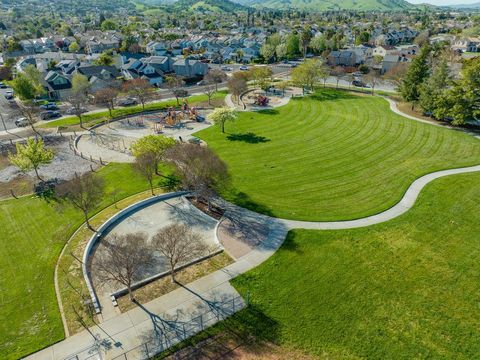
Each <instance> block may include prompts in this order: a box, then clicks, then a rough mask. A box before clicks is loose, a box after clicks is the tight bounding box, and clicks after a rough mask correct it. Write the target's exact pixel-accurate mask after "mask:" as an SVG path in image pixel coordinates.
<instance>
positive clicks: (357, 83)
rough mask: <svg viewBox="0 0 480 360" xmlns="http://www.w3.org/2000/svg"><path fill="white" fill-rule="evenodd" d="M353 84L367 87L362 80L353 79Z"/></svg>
mask: <svg viewBox="0 0 480 360" xmlns="http://www.w3.org/2000/svg"><path fill="white" fill-rule="evenodd" d="M352 85H353V86H356V87H362V88H364V87H367V85H366V84H364V83H363V82H361V81H360V80H353V81H352Z"/></svg>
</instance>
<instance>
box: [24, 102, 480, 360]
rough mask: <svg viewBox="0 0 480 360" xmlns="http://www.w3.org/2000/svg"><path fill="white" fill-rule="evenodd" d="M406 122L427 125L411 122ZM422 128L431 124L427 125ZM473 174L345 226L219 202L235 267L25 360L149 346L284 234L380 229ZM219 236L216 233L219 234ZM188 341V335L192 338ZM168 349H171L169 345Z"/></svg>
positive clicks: (409, 195) (229, 290)
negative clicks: (378, 226)
mask: <svg viewBox="0 0 480 360" xmlns="http://www.w3.org/2000/svg"><path fill="white" fill-rule="evenodd" d="M389 102H390V101H389ZM390 104H391V108H392V111H394V112H397V111H398V109H397V111H395V110H393V109H394V108H395V109H396V106H393V105H392V103H390ZM393 104H394V103H393ZM397 113H398V112H397ZM400 115H402V116H405V114H403V113H400ZM406 117H408V118H411V119H412V120H416V121H422V122H427V121H425V120H422V119H417V118H413V117H410V116H406ZM427 123H429V124H432V123H431V122H427ZM433 125H435V124H433ZM476 171H480V165H477V166H471V167H464V168H458V169H450V170H443V171H437V172H434V173H430V174H427V175H425V176H422V177H420V178H419V179H417V180H416V181H414V182H413V183H412V184H411V185H410V186H409V188H408V189H407V191H406V192H405V194H404V196H403V197H402V199H401V200H400V201H399V202H398V203H397V204H396V205H395V206H393V207H391V208H390V209H388V210H386V211H384V212H381V213H379V214H376V215H372V216H369V217H366V218H362V219H358V220H350V221H333V222H309V221H295V220H288V219H276V218H272V217H269V216H266V215H262V214H257V213H255V212H252V211H250V210H247V209H243V208H240V207H238V206H236V205H233V204H230V203H228V202H225V201H223V200H220V201H221V202H222V205H223V206H224V207H225V209H226V211H225V214H224V218H225V219H227V220H228V221H229V222H230V224H229V225H228V227H229V228H228V229H227V230H226V231H227V232H228V233H229V235H228V236H230V237H232V236H233V237H235V239H230V241H232V242H231V243H232V244H234V247H235V246H236V248H237V250H238V251H237V250H235V251H234V252H235V254H234V257H235V258H236V261H235V262H234V263H233V264H231V265H229V266H227V267H225V268H223V269H220V270H217V271H215V272H213V273H211V274H209V275H207V276H204V277H202V278H200V279H198V280H196V281H194V282H192V283H190V284H187V285H185V286H183V287H180V288H178V289H176V290H174V291H172V292H170V293H168V294H166V295H164V296H161V297H159V298H157V299H155V300H153V301H151V302H149V303H147V304H144V305H141V306H140V307H137V308H135V309H132V310H130V311H127V312H125V313H123V314H120V315H117V316H115V317H113V318H111V319H109V320H108V321H105V322H103V323H102V324H101V328H99V327H93V328H91V329H90V332H91V333H93V334H96V337H97V340H96V341H94V339H93V337H92V335H91V334H90V333H89V332H88V331H83V332H81V333H79V334H76V335H74V336H71V337H68V338H66V339H65V340H63V341H61V342H59V343H57V344H55V345H52V346H50V347H48V348H46V349H44V350H42V351H39V352H37V353H35V354H33V355H31V356H29V357H27V359H42V360H44V359H45V360H57V359H65V358H67V357H68V356H69V355H74V354H75V355H77V354H78V357H77V358H76V359H78V360H81V359H86V358H90V359H92V358H91V357H90V356H92V350H91V349H93V347H94V346H96V347H95V349H96V350H95V351H98V352H101V354H102V356H103V358H104V359H112V358H114V357H115V356H118V355H120V354H123V353H125V352H126V351H129V350H130V349H134V348H136V347H138V346H139V345H141V344H143V343H145V342H146V341H149V340H151V339H152V338H153V337H154V335H155V336H156V337H158V336H159V323H161V324H163V325H162V326H163V327H164V328H163V330H162V329H160V335H162V334H164V332H165V323H168V324H169V326H170V327H171V326H177V327H178V324H182V322H185V321H187V320H188V319H191V318H192V317H195V316H197V315H198V314H199V312H204V311H207V310H209V309H210V310H211V309H212V304H217V305H218V304H223V303H224V302H225V300H227V299H231V298H234V297H237V296H238V293H237V291H236V290H235V289H234V288H233V287H232V286H231V285H230V283H229V281H230V280H231V279H233V278H235V277H236V276H238V275H240V274H242V273H245V272H246V271H249V270H250V269H253V268H254V267H256V266H258V265H260V264H261V263H262V262H264V261H265V260H267V259H268V258H269V257H270V256H272V255H273V254H274V253H275V251H276V250H277V249H278V248H279V247H280V246H281V244H282V243H283V241H284V239H285V237H286V234H287V232H288V231H289V230H291V229H297V228H302V229H315V230H332V229H351V228H359V227H365V226H370V225H375V224H379V223H382V222H385V221H388V220H391V219H394V218H396V217H398V216H400V215H402V214H404V213H405V212H407V211H408V210H409V209H411V208H412V207H413V206H414V204H415V201H416V200H417V198H418V196H419V194H420V192H421V190H422V189H423V188H424V187H425V186H426V185H427V184H429V183H430V182H432V181H433V180H435V179H438V178H441V177H444V176H450V175H455V174H464V173H471V172H476ZM232 229H233V230H232ZM219 231H221V230H220V229H219ZM252 237H257V238H258V239H257V240H258V241H252ZM227 241H228V240H227ZM235 242H239V244H240V243H242V242H247V246H241V245H239V244H235ZM243 305H244V303H243V302H241V305H240V306H239V308H240V307H242V306H243ZM220 319H221V317H218V318H217V319H216V320H215V319H213V320H212V322H211V323H209V324H208V325H212V324H213V323H215V322H216V321H218V320H220ZM172 324H173V325H172ZM102 329H103V330H102ZM162 331H163V332H162ZM188 335H193V333H192V334H190V333H189V334H188ZM162 336H163V335H162ZM170 345H173V343H172V344H170ZM142 358H145V353H141V352H138V353H137V350H133V351H132V352H130V353H129V357H128V359H142Z"/></svg>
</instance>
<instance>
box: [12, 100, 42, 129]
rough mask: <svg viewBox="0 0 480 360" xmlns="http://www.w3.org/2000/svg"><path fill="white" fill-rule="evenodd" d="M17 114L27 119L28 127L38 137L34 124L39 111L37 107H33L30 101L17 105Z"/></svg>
mask: <svg viewBox="0 0 480 360" xmlns="http://www.w3.org/2000/svg"><path fill="white" fill-rule="evenodd" d="M17 105H18V112H19V113H20V114H21V116H22V117H24V118H25V119H27V122H28V125H30V127H31V128H32V130H33V131H34V132H35V133H37V134H38V135H40V134H39V133H38V131H37V129H35V123H36V122H37V121H38V115H39V113H40V110H39V108H38V107H37V106H35V105H33V104H32V102H31V101H24V102H21V103H18V104H17Z"/></svg>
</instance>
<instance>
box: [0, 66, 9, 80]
mask: <svg viewBox="0 0 480 360" xmlns="http://www.w3.org/2000/svg"><path fill="white" fill-rule="evenodd" d="M0 80H2V81H3V80H12V69H11V68H10V67H8V66H0Z"/></svg>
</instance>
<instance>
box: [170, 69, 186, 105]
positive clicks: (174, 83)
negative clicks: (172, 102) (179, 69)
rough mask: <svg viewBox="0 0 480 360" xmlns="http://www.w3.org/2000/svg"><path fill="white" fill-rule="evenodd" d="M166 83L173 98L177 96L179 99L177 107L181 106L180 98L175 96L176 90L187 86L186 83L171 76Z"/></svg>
mask: <svg viewBox="0 0 480 360" xmlns="http://www.w3.org/2000/svg"><path fill="white" fill-rule="evenodd" d="M165 83H166V85H167V87H168V88H169V89H170V91H171V92H172V94H173V96H175V98H176V99H177V105H180V103H179V101H178V97H177V96H176V95H175V93H176V90H178V89H179V88H181V87H182V86H183V85H185V82H184V81H183V80H182V79H180V78H179V77H178V76H176V75H169V76H166V77H165Z"/></svg>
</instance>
